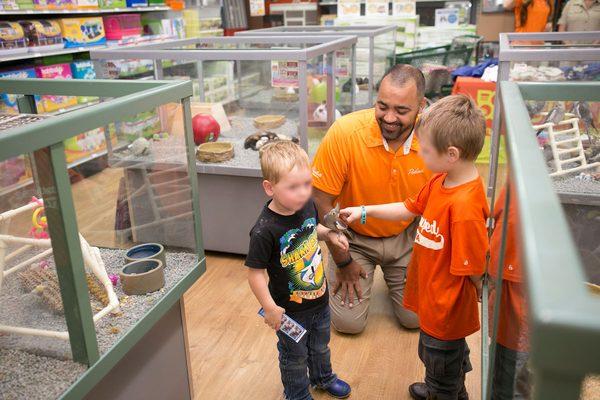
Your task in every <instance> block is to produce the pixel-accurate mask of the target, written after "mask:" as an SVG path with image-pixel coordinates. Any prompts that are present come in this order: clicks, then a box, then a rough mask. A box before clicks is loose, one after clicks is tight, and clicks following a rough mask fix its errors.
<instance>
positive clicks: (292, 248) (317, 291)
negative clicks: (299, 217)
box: [279, 218, 326, 303]
mask: <svg viewBox="0 0 600 400" xmlns="http://www.w3.org/2000/svg"><path fill="white" fill-rule="evenodd" d="M279 244H280V246H281V247H280V249H281V250H280V257H281V258H280V261H281V266H282V268H283V269H285V270H286V271H287V273H288V278H289V283H288V287H289V291H290V301H294V302H296V303H302V300H303V299H306V300H314V299H317V298H319V297H321V296H323V294H324V293H325V288H326V283H325V274H324V268H323V255H322V253H321V248H320V247H319V240H318V239H317V220H316V219H315V218H308V219H306V220H305V221H304V223H303V224H302V227H301V228H300V229H291V230H289V231H287V232H286V233H285V234H284V235H283V236H282V237H281V238H280V239H279Z"/></svg>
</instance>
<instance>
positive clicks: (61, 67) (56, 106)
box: [35, 64, 77, 112]
mask: <svg viewBox="0 0 600 400" xmlns="http://www.w3.org/2000/svg"><path fill="white" fill-rule="evenodd" d="M35 74H36V76H37V77H38V78H46V79H72V78H73V75H72V74H71V66H70V65H69V64H55V65H42V66H38V67H35ZM41 103H42V105H43V107H44V110H45V111H46V112H53V111H57V110H60V109H61V108H67V107H71V106H74V105H77V98H76V97H74V96H51V95H44V96H42V100H41Z"/></svg>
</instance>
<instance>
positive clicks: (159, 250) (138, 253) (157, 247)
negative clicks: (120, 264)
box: [125, 243, 167, 268]
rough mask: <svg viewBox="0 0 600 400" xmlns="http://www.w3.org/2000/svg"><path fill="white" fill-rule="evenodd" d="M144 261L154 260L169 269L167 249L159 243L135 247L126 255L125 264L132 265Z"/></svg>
mask: <svg viewBox="0 0 600 400" xmlns="http://www.w3.org/2000/svg"><path fill="white" fill-rule="evenodd" d="M143 259H153V260H159V261H160V262H162V265H163V267H165V268H166V267H167V259H166V257H165V248H164V247H163V245H162V244H159V243H144V244H140V245H137V246H133V247H132V248H130V249H129V250H127V253H125V263H132V262H134V261H139V260H143Z"/></svg>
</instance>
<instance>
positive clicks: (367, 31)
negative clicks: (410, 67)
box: [236, 25, 397, 114]
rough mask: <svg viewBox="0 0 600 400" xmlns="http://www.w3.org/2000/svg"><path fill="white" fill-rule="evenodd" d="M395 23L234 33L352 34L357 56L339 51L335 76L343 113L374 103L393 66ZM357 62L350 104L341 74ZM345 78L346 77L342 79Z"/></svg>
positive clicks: (291, 35) (276, 34)
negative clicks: (380, 86)
mask: <svg viewBox="0 0 600 400" xmlns="http://www.w3.org/2000/svg"><path fill="white" fill-rule="evenodd" d="M396 28H397V27H396V25H374V26H370V25H364V26H277V27H273V28H265V29H256V30H251V31H243V32H237V33H236V35H237V36H272V37H297V36H310V35H353V36H356V37H357V38H358V41H357V44H356V57H354V56H353V55H352V54H348V53H347V50H345V51H342V52H338V53H337V54H336V55H337V64H336V66H337V69H338V71H339V72H338V73H336V78H337V81H338V86H339V87H341V96H340V98H341V100H340V111H341V112H342V113H343V114H345V113H346V112H350V111H354V110H358V109H363V108H370V107H372V106H373V104H374V100H375V92H376V88H377V84H378V83H379V81H380V80H381V78H382V77H383V75H384V74H385V72H386V71H387V70H388V69H389V68H390V67H392V66H393V65H394V60H395V56H396ZM353 61H354V62H355V63H356V80H355V82H356V84H355V86H354V88H355V89H354V90H355V92H356V94H357V99H356V104H355V107H354V108H353V107H351V103H350V98H349V97H350V93H349V90H348V89H349V87H350V86H351V84H350V82H351V80H350V77H348V76H347V75H346V76H344V75H343V74H342V73H343V71H345V70H346V68H347V67H346V65H348V64H349V63H351V62H353ZM344 78H346V79H344Z"/></svg>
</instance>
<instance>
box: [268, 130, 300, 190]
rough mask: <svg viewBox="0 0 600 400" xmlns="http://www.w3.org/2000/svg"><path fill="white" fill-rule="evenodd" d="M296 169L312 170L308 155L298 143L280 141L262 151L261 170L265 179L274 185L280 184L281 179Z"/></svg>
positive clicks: (270, 144)
mask: <svg viewBox="0 0 600 400" xmlns="http://www.w3.org/2000/svg"><path fill="white" fill-rule="evenodd" d="M294 167H306V168H309V169H310V161H309V160H308V154H306V152H305V151H304V149H302V147H300V146H298V145H297V144H296V143H294V142H291V141H289V140H278V141H275V142H272V143H269V144H267V145H265V146H263V147H262V148H261V149H260V169H261V170H262V174H263V178H264V179H266V180H267V181H269V182H271V183H272V184H276V183H277V182H279V180H280V179H281V177H282V176H283V175H284V174H287V173H288V172H290V171H291V170H292V169H294Z"/></svg>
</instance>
